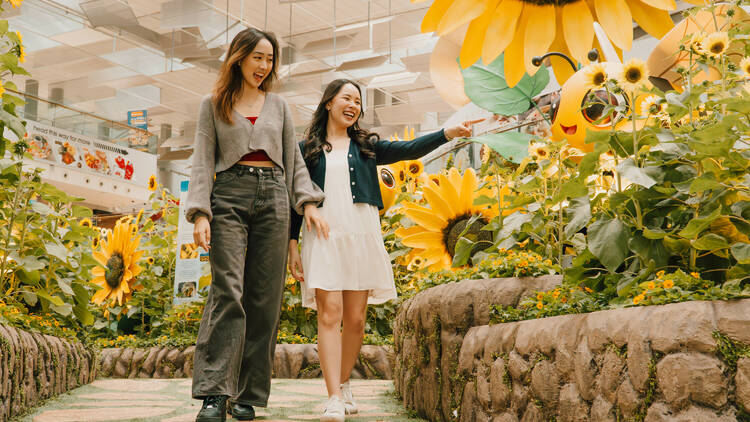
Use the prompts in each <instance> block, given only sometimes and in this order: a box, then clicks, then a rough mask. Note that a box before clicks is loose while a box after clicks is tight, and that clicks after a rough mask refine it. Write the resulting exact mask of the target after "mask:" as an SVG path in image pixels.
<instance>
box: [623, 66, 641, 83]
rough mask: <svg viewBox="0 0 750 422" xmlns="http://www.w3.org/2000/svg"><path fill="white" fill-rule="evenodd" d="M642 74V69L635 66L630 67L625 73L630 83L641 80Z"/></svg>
mask: <svg viewBox="0 0 750 422" xmlns="http://www.w3.org/2000/svg"><path fill="white" fill-rule="evenodd" d="M641 75H642V74H641V69H638V68H637V67H634V68H630V69H628V71H627V73H626V74H625V79H627V80H628V82H630V83H635V82H638V81H640V80H641Z"/></svg>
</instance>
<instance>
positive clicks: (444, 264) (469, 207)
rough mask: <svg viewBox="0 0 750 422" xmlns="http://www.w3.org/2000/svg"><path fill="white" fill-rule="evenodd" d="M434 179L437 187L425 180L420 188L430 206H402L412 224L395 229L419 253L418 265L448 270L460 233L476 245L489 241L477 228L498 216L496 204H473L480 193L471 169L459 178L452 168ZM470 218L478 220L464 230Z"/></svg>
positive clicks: (487, 232) (409, 204)
mask: <svg viewBox="0 0 750 422" xmlns="http://www.w3.org/2000/svg"><path fill="white" fill-rule="evenodd" d="M437 178H438V180H439V182H440V184H436V183H434V182H432V180H431V177H428V178H426V181H427V182H426V184H424V185H423V186H422V192H423V193H424V199H425V200H426V201H427V203H428V204H429V206H430V207H429V208H428V207H425V206H422V205H419V204H417V203H414V202H405V203H403V204H402V210H403V211H402V212H403V214H405V215H406V216H407V217H409V218H410V219H411V220H412V221H414V223H416V224H415V225H414V226H412V227H408V228H407V227H401V228H399V229H398V230H396V235H397V236H398V237H400V238H401V243H403V244H404V245H405V246H409V247H412V248H415V249H418V250H419V252H415V255H416V256H420V257H421V258H422V259H423V260H424V261H423V263H421V266H422V267H429V268H431V269H435V270H437V269H449V268H451V265H452V263H453V255H454V254H455V248H456V243H458V238H459V235H460V234H461V233H462V232H464V230H466V232H467V233H471V234H474V235H476V237H477V241H478V242H480V241H484V242H492V233H491V232H489V231H486V230H481V229H482V227H484V226H485V225H486V224H487V223H488V222H489V221H490V219H492V217H495V216H497V214H498V207H497V204H494V207H493V206H491V205H474V200H475V199H476V198H477V197H478V196H479V194H480V192H477V187H478V184H479V181H478V179H477V176H476V173H474V170H473V169H471V168H470V169H468V170H466V171H465V172H464V174H463V176H462V175H461V174H460V173H459V172H458V170H457V169H456V168H455V167H454V168H451V169H450V171H449V172H448V174H447V175H446V174H440V175H437ZM474 216H477V217H479V218H478V219H477V220H475V221H474V222H473V223H472V225H471V226H470V227H468V229H467V225H468V223H469V221H470V220H471V218H472V217H474ZM483 244H484V243H482V245H483ZM482 245H478V246H479V247H481V246H482Z"/></svg>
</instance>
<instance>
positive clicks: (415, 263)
mask: <svg viewBox="0 0 750 422" xmlns="http://www.w3.org/2000/svg"><path fill="white" fill-rule="evenodd" d="M423 265H424V258H423V257H422V256H421V255H415V256H414V258H412V259H411V261H409V265H407V267H406V269H407V270H409V271H416V270H420V269H422V266H423Z"/></svg>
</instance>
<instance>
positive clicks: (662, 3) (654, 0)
mask: <svg viewBox="0 0 750 422" xmlns="http://www.w3.org/2000/svg"><path fill="white" fill-rule="evenodd" d="M643 2H644V3H646V4H647V5H649V6H651V7H653V8H656V9H661V10H674V9H676V8H677V4H676V3H675V1H674V0H643ZM632 3H633V0H628V4H632ZM698 4H703V3H698ZM631 10H632V8H631Z"/></svg>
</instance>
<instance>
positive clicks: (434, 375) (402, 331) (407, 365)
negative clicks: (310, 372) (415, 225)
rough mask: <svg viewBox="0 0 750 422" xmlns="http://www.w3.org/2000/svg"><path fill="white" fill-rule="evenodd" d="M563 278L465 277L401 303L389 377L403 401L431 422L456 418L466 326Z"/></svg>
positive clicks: (481, 322)
mask: <svg viewBox="0 0 750 422" xmlns="http://www.w3.org/2000/svg"><path fill="white" fill-rule="evenodd" d="M561 281H562V277H560V276H545V277H538V278H532V277H529V278H500V279H487V280H465V281H461V282H458V283H449V284H444V285H440V286H436V287H433V288H430V289H427V290H425V291H423V292H421V293H419V294H417V295H416V296H414V297H413V298H411V299H409V300H407V301H406V302H404V303H403V304H402V305H401V307H400V308H399V311H398V314H397V316H396V321H395V323H394V327H393V333H394V343H395V344H394V351H395V353H396V364H395V367H394V374H393V376H394V382H395V384H396V391H397V393H398V394H399V395H400V396H401V397H402V398H403V401H404V405H405V406H406V407H407V408H408V409H415V410H417V411H418V413H419V414H420V415H421V416H423V417H426V418H428V419H430V420H433V421H439V420H451V419H455V418H456V415H458V409H459V407H460V403H461V402H460V400H461V394H462V392H463V389H464V385H465V380H463V378H462V377H461V376H460V374H459V373H458V357H459V353H460V351H461V344H462V343H463V341H464V336H465V335H466V333H467V332H468V331H469V329H470V328H471V327H474V326H478V325H485V324H488V323H489V319H490V316H489V311H490V304H502V305H505V306H515V305H517V304H518V302H519V301H520V300H521V299H522V298H525V297H527V296H529V295H531V294H532V293H533V292H535V291H537V290H548V289H552V288H554V287H555V286H557V285H559V284H560V282H561Z"/></svg>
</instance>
